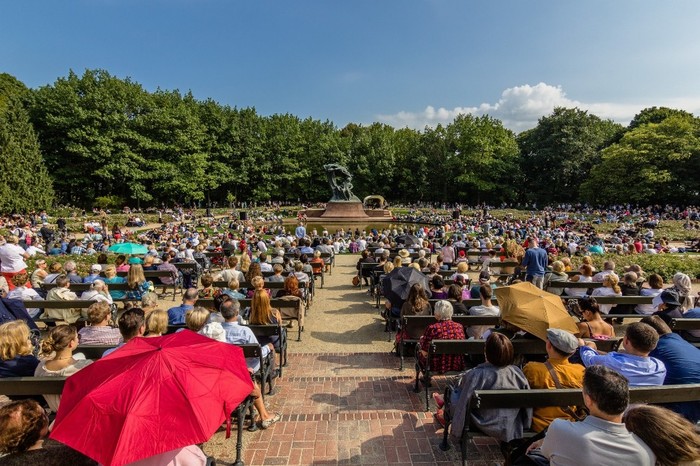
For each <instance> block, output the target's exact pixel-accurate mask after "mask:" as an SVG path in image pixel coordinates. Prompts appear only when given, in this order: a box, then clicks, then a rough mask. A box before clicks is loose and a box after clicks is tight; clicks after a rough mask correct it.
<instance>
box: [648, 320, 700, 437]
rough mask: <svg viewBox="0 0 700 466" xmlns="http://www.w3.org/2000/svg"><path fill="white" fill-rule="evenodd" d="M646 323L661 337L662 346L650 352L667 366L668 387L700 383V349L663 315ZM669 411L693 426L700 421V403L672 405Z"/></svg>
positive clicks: (660, 344) (665, 383)
mask: <svg viewBox="0 0 700 466" xmlns="http://www.w3.org/2000/svg"><path fill="white" fill-rule="evenodd" d="M642 322H644V323H645V324H648V325H650V326H651V327H653V328H654V330H656V332H657V333H658V334H659V343H658V344H657V345H656V348H654V351H652V352H651V353H650V355H651V356H652V357H655V358H658V359H660V360H661V361H663V363H664V365H665V366H666V379H665V380H664V385H680V384H688V383H700V350H698V349H697V348H696V347H695V346H693V345H691V344H690V343H688V342H687V341H685V340H684V339H683V338H681V336H680V335H678V334H677V333H673V332H671V328H670V327H669V326H668V325H667V324H666V322H664V320H663V319H662V318H661V317H659V316H647V317H644V318H643V319H642ZM665 406H666V407H667V408H669V409H671V410H673V411H675V412H677V413H678V414H680V415H682V416H684V417H685V418H686V419H688V420H689V421H690V422H692V423H693V424H694V423H696V422H698V421H700V400H699V401H689V402H686V403H669V404H666V405H665Z"/></svg>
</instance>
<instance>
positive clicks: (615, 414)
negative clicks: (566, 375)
mask: <svg viewBox="0 0 700 466" xmlns="http://www.w3.org/2000/svg"><path fill="white" fill-rule="evenodd" d="M583 402H584V404H585V405H586V407H587V408H588V409H589V411H590V413H591V414H590V415H589V416H588V417H587V418H586V419H584V420H583V421H582V422H570V421H565V420H563V419H555V420H554V422H552V424H551V425H550V426H549V429H548V430H547V435H546V436H545V438H544V439H542V440H538V441H537V442H534V443H533V444H532V445H530V448H529V449H528V457H530V458H531V459H530V461H532V460H539V461H537V462H536V463H535V464H545V463H546V461H547V460H549V462H550V464H557V465H574V464H620V465H627V464H634V465H637V466H653V465H654V464H655V462H656V457H655V456H654V453H652V451H651V449H650V448H649V447H648V446H647V445H646V444H645V443H644V442H642V441H641V440H640V439H639V437H637V436H636V435H634V434H632V433H631V432H629V431H628V430H627V428H626V427H625V425H624V424H623V423H622V414H623V413H624V412H625V409H627V405H628V404H629V386H628V384H627V380H625V378H624V377H623V376H622V375H620V374H619V373H617V372H615V371H614V370H612V369H609V368H607V367H604V366H600V365H594V366H591V367H588V368H586V372H585V374H584V376H583ZM660 435H661V433H660ZM515 464H533V463H527V462H522V461H520V460H519V461H518V462H516V463H515Z"/></svg>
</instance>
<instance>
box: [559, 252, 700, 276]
mask: <svg viewBox="0 0 700 466" xmlns="http://www.w3.org/2000/svg"><path fill="white" fill-rule="evenodd" d="M592 257H593V264H594V265H595V267H596V269H598V270H602V268H603V263H604V262H605V261H606V260H612V261H613V262H615V271H616V272H617V273H618V274H619V275H620V276H622V274H623V273H624V269H623V268H624V267H626V266H628V265H632V264H638V265H639V266H640V267H641V268H642V270H644V271H645V272H646V273H647V276H648V275H649V274H652V273H658V274H659V275H661V276H662V277H663V279H664V281H665V282H668V281H670V280H671V277H673V275H674V274H676V273H677V272H683V273H685V274H687V275H688V276H690V278H692V279H700V255H698V254H635V255H630V256H620V255H617V254H605V255H594V256H592ZM572 262H573V264H574V265H575V266H576V267H578V266H579V265H580V264H581V257H574V258H572Z"/></svg>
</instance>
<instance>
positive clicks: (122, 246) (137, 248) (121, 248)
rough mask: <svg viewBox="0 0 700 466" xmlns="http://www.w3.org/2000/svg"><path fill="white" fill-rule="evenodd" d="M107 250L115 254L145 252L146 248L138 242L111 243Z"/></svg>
mask: <svg viewBox="0 0 700 466" xmlns="http://www.w3.org/2000/svg"><path fill="white" fill-rule="evenodd" d="M109 251H110V252H116V253H117V254H146V253H147V252H148V248H147V247H146V246H144V245H143V244H138V243H117V244H113V245H111V246H110V247H109Z"/></svg>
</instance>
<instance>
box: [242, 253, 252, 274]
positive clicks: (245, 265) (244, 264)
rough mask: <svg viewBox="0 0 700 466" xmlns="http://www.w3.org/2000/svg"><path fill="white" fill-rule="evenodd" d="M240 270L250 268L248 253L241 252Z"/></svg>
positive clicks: (243, 270)
mask: <svg viewBox="0 0 700 466" xmlns="http://www.w3.org/2000/svg"><path fill="white" fill-rule="evenodd" d="M240 262H241V272H243V273H245V272H247V271H248V269H249V268H250V257H248V254H242V255H241V260H240Z"/></svg>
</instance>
